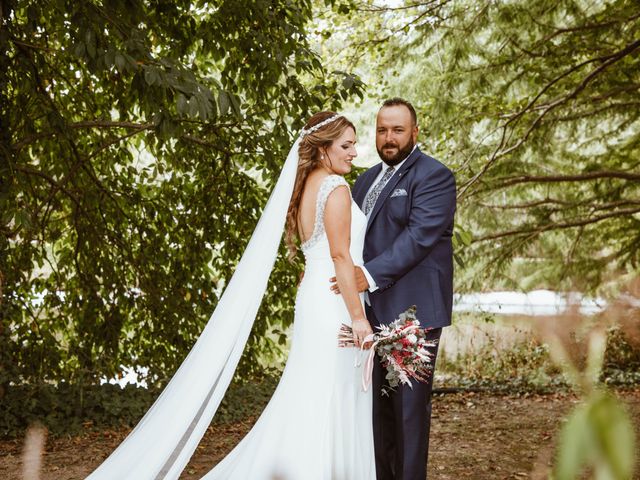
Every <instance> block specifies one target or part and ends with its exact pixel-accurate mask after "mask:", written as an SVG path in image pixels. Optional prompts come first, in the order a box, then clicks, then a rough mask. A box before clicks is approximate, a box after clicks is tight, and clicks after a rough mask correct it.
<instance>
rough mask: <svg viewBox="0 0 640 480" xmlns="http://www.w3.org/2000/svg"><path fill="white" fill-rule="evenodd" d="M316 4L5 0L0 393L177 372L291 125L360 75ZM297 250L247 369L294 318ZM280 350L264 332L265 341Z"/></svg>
mask: <svg viewBox="0 0 640 480" xmlns="http://www.w3.org/2000/svg"><path fill="white" fill-rule="evenodd" d="M311 13H312V10H311V4H310V2H308V1H301V2H289V1H285V0H275V1H269V2H266V1H257V2H256V1H250V0H246V1H236V0H233V1H231V0H227V1H224V0H219V1H216V2H205V1H201V0H197V1H196V0H194V1H189V0H178V1H172V2H152V1H143V0H135V1H123V0H115V1H112V2H104V3H103V2H72V1H68V0H49V1H44V2H43V1H35V0H32V1H27V0H24V1H17V0H14V1H8V2H2V25H1V30H0V44H1V47H2V48H1V49H0V95H1V96H2V98H1V99H0V122H1V125H2V128H1V129H0V131H1V132H2V133H1V137H2V138H1V139H0V149H1V151H2V157H1V163H0V220H1V222H0V274H1V277H0V279H1V281H2V300H1V302H2V303H1V304H0V361H1V363H0V396H1V390H2V389H6V387H7V386H8V385H9V383H10V382H14V383H21V382H35V383H37V382H43V381H59V380H62V379H64V380H65V381H67V382H71V383H74V384H87V383H97V381H98V379H99V378H101V377H103V376H106V377H112V376H114V375H117V374H118V372H119V371H120V369H121V366H122V365H126V366H134V367H137V366H147V367H149V369H150V370H149V378H148V380H149V381H150V382H151V383H156V384H162V383H163V382H164V380H165V379H166V378H167V377H168V376H170V375H171V374H172V373H173V371H174V370H175V369H176V367H177V366H178V365H179V363H180V362H181V360H182V359H183V358H184V356H185V354H186V352H188V350H189V349H190V347H191V345H192V344H193V342H194V341H195V338H196V337H197V336H198V334H199V333H200V332H201V330H202V328H203V326H204V324H205V322H206V321H207V319H208V316H209V315H210V314H211V312H212V311H213V309H214V307H215V304H216V302H217V298H218V295H219V294H220V292H221V291H222V290H223V289H224V285H225V283H226V281H227V280H228V279H229V278H230V275H231V274H232V273H233V270H234V265H235V264H236V263H237V261H238V259H239V258H240V255H241V253H242V252H243V250H244V247H245V245H246V243H247V241H248V238H249V236H250V234H251V232H252V231H253V228H254V226H255V224H256V222H257V219H258V218H259V216H260V213H261V210H262V207H263V206H264V204H265V203H266V199H267V196H268V194H269V192H270V190H271V187H272V186H273V184H274V182H275V180H276V178H277V176H278V174H279V169H280V166H281V164H282V161H283V160H284V157H285V155H286V152H287V151H288V149H289V148H290V145H291V142H292V136H291V132H292V130H293V131H295V130H297V129H299V128H300V127H301V126H302V124H303V122H304V120H305V119H306V118H308V116H309V115H310V114H311V113H312V112H314V111H317V110H319V109H324V108H334V109H336V108H338V107H339V105H340V103H341V102H342V101H343V100H344V99H346V98H348V97H349V96H350V95H353V94H360V90H361V87H362V85H361V82H359V80H358V79H357V78H353V77H351V76H349V75H348V74H346V73H336V74H333V73H331V74H330V73H327V72H326V71H325V70H324V69H323V68H322V65H321V63H320V61H319V58H318V56H317V55H316V54H315V53H313V52H312V51H311V50H310V48H309V44H308V41H307V32H306V25H307V23H308V21H309V20H310V17H311ZM284 258H285V256H281V258H280V260H279V261H278V263H277V266H276V269H275V272H274V275H273V276H272V278H271V283H270V285H269V289H268V293H267V296H266V299H265V302H264V306H263V308H262V310H261V312H260V318H259V319H258V321H257V322H256V326H255V329H254V332H253V336H252V339H251V342H250V345H249V347H250V348H249V352H248V353H247V357H246V358H245V361H244V362H243V365H244V369H245V371H246V370H248V369H249V368H250V366H252V365H255V364H256V358H257V357H258V356H264V354H265V352H266V353H268V352H270V351H271V350H273V349H275V348H276V345H274V342H273V340H271V338H272V337H270V336H268V335H267V333H270V332H272V331H275V330H280V331H282V330H284V329H285V328H286V327H287V326H288V325H289V323H290V322H291V320H292V314H293V313H292V308H290V307H291V305H292V304H293V301H292V296H293V292H294V287H295V284H296V279H297V267H295V266H292V265H290V264H288V263H287V262H286V261H285V260H284ZM260 339H263V340H260Z"/></svg>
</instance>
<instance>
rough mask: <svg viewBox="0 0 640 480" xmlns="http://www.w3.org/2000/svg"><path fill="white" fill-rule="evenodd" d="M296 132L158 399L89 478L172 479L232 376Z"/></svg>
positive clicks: (273, 247)
mask: <svg viewBox="0 0 640 480" xmlns="http://www.w3.org/2000/svg"><path fill="white" fill-rule="evenodd" d="M299 142H300V137H299V138H298V139H297V140H296V141H295V143H294V144H293V146H292V147H291V150H290V151H289V154H288V155H287V159H286V161H285V163H284V166H283V168H282V171H281V173H280V177H279V178H278V181H277V183H276V186H275V188H274V189H273V191H272V192H271V196H270V197H269V201H268V202H267V205H266V207H265V209H264V211H263V213H262V216H261V217H260V220H259V222H258V225H257V226H256V228H255V230H254V231H253V235H252V236H251V239H250V241H249V244H248V246H247V248H246V250H245V252H244V253H243V255H242V258H241V259H240V262H239V263H238V265H237V267H236V270H235V272H234V274H233V276H232V277H231V280H230V282H229V284H228V286H227V288H226V289H225V291H224V294H223V295H222V297H221V298H220V301H219V302H218V305H217V307H216V308H215V310H214V312H213V314H212V315H211V318H210V319H209V321H208V323H207V325H206V326H205V328H204V330H203V332H202V334H201V335H200V338H198V341H197V342H196V343H195V345H194V346H193V348H192V349H191V351H190V352H189V354H188V355H187V357H186V358H185V360H184V362H182V365H180V368H179V369H178V370H177V372H176V373H175V375H174V376H173V378H171V380H170V382H169V383H168V384H167V386H166V387H165V389H164V390H163V391H162V393H161V394H160V396H159V397H158V399H157V400H156V401H155V403H154V404H153V405H152V406H151V408H150V409H149V411H147V413H146V414H145V415H144V417H143V418H142V420H140V422H139V423H138V425H136V427H135V428H134V429H133V430H132V431H131V433H130V434H129V435H128V436H127V437H126V438H125V439H124V441H123V442H122V443H121V444H120V445H119V446H118V448H117V449H116V450H115V451H114V452H113V453H112V454H111V455H110V456H109V457H108V458H107V459H106V460H105V461H104V462H103V463H102V464H101V465H100V466H99V467H98V468H97V469H96V470H95V471H94V472H93V473H92V474H91V475H89V477H87V478H88V479H90V480H103V479H104V480H114V479H135V480H144V479H153V480H160V479H162V480H170V479H177V478H178V477H179V475H180V473H181V472H182V470H183V469H184V467H185V466H186V465H187V463H188V461H189V459H190V458H191V455H192V454H193V451H194V450H195V448H196V446H197V445H198V443H199V442H200V439H201V438H202V436H203V435H204V432H205V431H206V429H207V427H208V426H209V424H210V422H211V419H212V418H213V415H214V414H215V412H216V410H217V409H218V406H219V405H220V401H221V400H222V397H223V396H224V393H225V392H226V390H227V387H228V386H229V383H230V382H231V379H232V377H233V374H234V372H235V369H236V367H237V365H238V362H239V361H240V356H241V354H242V351H243V349H244V346H245V344H246V342H247V338H248V337H249V333H250V331H251V326H252V325H253V322H254V320H255V317H256V314H257V312H258V308H259V307H260V303H261V302H262V297H263V296H264V292H265V290H266V288H267V281H268V279H269V275H270V273H271V270H272V269H273V265H274V263H275V259H276V256H277V253H278V246H279V245H280V239H281V237H282V232H283V229H284V223H285V219H286V213H287V209H288V206H289V201H290V199H291V194H292V192H293V185H294V182H295V176H296V170H297V168H296V167H297V163H298V145H299Z"/></svg>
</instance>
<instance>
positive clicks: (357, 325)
mask: <svg viewBox="0 0 640 480" xmlns="http://www.w3.org/2000/svg"><path fill="white" fill-rule="evenodd" d="M351 330H353V342H354V343H355V344H356V347H357V348H360V346H361V345H362V342H364V339H365V338H366V337H367V335H370V334H372V333H373V330H371V325H370V324H369V321H368V320H367V319H366V318H356V319H355V320H353V321H352V322H351Z"/></svg>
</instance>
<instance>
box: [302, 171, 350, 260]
mask: <svg viewBox="0 0 640 480" xmlns="http://www.w3.org/2000/svg"><path fill="white" fill-rule="evenodd" d="M341 185H345V186H346V187H347V188H349V184H348V183H347V181H346V180H345V179H344V178H343V177H341V176H340V175H328V176H326V177H325V178H324V179H323V180H322V183H321V184H320V188H319V189H318V195H317V197H316V218H315V220H314V224H313V233H312V234H311V236H310V237H309V239H308V240H306V241H305V242H303V243H302V245H300V249H301V250H302V251H303V252H305V251H307V250H309V249H310V248H311V247H313V246H314V245H315V244H316V243H318V241H319V240H320V239H322V238H323V237H324V235H325V230H324V208H325V205H326V204H327V199H328V198H329V194H330V193H331V192H333V191H334V190H335V189H336V188H337V187H339V186H341Z"/></svg>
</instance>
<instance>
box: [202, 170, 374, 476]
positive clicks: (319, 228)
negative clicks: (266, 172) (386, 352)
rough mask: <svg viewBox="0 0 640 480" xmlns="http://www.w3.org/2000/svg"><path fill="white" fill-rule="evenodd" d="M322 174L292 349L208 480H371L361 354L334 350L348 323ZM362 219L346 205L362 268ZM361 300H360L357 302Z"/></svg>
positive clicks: (333, 179) (337, 182)
mask: <svg viewBox="0 0 640 480" xmlns="http://www.w3.org/2000/svg"><path fill="white" fill-rule="evenodd" d="M341 185H347V186H348V184H347V182H346V181H345V180H344V178H342V177H341V176H339V175H329V176H327V177H326V178H325V179H324V180H323V181H322V184H321V186H320V189H319V191H318V196H317V201H316V218H315V227H314V233H313V235H312V236H311V238H309V239H308V240H307V241H306V242H305V243H304V244H303V245H302V251H303V253H304V256H305V274H304V278H303V280H302V282H301V284H300V286H299V288H298V293H297V297H296V303H295V318H294V324H293V336H292V341H291V350H290V353H289V358H288V360H287V364H286V366H285V369H284V372H283V374H282V378H281V379H280V382H279V384H278V387H277V388H276V391H275V393H274V394H273V397H272V398H271V400H270V402H269V404H268V405H267V407H266V408H265V410H264V412H263V413H262V415H261V416H260V418H259V419H258V421H257V422H256V424H255V425H254V427H253V428H252V429H251V431H250V432H249V433H248V434H247V435H246V436H245V437H244V438H243V440H242V441H241V442H240V443H239V444H238V445H237V446H236V447H235V449H234V450H233V451H231V453H229V455H227V456H226V457H225V458H224V459H223V460H222V461H221V462H220V463H219V464H218V465H216V466H215V467H214V468H213V470H211V471H210V472H209V473H208V474H207V475H206V476H205V477H203V478H204V479H206V480H217V479H220V480H249V479H250V480H262V479H263V480H267V479H268V480H275V479H279V480H374V479H375V461H374V452H373V431H372V418H371V390H369V391H368V392H364V391H363V390H362V386H361V384H362V382H361V378H362V367H361V366H359V367H356V366H355V364H356V363H359V364H363V363H364V357H365V355H366V352H361V351H360V350H358V349H356V348H340V347H338V331H339V329H340V326H341V324H342V323H346V324H348V325H350V324H351V320H350V317H349V314H348V311H347V308H346V306H345V304H344V301H343V299H342V297H341V296H340V295H336V294H334V293H333V292H332V291H331V290H330V289H329V287H330V283H329V279H330V278H331V277H332V276H334V275H335V269H334V265H333V261H332V259H331V255H330V252H329V242H328V240H327V235H326V233H325V229H324V207H325V204H326V201H327V198H328V196H329V194H330V193H331V192H332V191H334V190H335V188H337V187H339V186H341ZM366 225H367V220H366V217H365V215H364V214H363V213H362V211H361V210H360V209H359V208H358V206H357V205H356V204H355V202H353V201H352V204H351V246H350V252H351V256H352V258H353V261H354V263H355V264H356V265H361V264H362V250H363V245H364V235H365V230H366ZM361 300H362V298H361Z"/></svg>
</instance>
